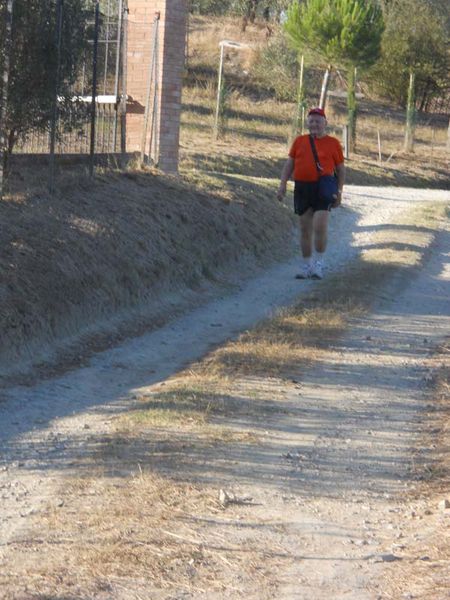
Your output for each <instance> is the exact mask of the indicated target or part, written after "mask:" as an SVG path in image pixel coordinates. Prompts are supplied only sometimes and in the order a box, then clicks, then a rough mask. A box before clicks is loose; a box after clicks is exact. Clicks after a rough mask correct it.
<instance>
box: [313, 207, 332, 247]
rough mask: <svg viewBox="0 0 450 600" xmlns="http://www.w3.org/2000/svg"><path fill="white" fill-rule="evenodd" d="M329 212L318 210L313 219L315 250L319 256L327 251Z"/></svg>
mask: <svg viewBox="0 0 450 600" xmlns="http://www.w3.org/2000/svg"><path fill="white" fill-rule="evenodd" d="M329 216H330V213H329V211H328V210H317V211H316V212H315V213H314V218H313V231H314V248H315V250H316V252H318V253H319V254H323V253H324V252H325V250H326V249H327V242H328V219H329Z"/></svg>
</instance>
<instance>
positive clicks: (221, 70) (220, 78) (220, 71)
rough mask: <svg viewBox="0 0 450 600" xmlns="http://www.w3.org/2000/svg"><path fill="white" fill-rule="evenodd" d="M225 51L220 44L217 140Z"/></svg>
mask: <svg viewBox="0 0 450 600" xmlns="http://www.w3.org/2000/svg"><path fill="white" fill-rule="evenodd" d="M223 51H224V46H223V44H220V60H219V74H218V80H217V98H216V115H215V118H214V137H215V138H216V140H217V139H218V137H219V133H220V132H219V116H220V108H221V107H220V101H221V94H222V86H223V81H222V79H223Z"/></svg>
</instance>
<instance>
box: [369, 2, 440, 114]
mask: <svg viewBox="0 0 450 600" xmlns="http://www.w3.org/2000/svg"><path fill="white" fill-rule="evenodd" d="M448 33H449V31H448V27H447V26H446V20H445V19H444V17H443V15H442V13H441V11H440V10H439V9H438V8H436V3H435V2H430V1H429V0H428V1H424V0H391V1H390V3H389V7H388V8H387V9H386V29H385V31H384V34H383V40H382V53H381V59H380V61H379V62H378V63H377V65H375V67H374V69H373V70H372V76H373V80H374V82H375V84H376V86H377V87H378V89H379V90H380V91H381V93H382V94H383V95H384V96H385V97H387V98H390V99H391V100H394V101H395V102H398V103H399V104H400V105H402V106H405V105H406V100H407V90H408V81H409V78H410V73H411V71H414V73H415V89H416V99H417V106H418V108H419V110H424V109H426V106H427V103H428V102H429V101H430V100H431V98H433V96H439V95H442V94H443V93H445V90H446V89H448V86H449V77H448V72H449V67H450V60H449V54H448V49H447V40H448Z"/></svg>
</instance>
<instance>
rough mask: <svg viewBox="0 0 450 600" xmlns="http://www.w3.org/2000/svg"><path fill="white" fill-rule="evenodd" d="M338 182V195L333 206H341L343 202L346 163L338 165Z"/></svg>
mask: <svg viewBox="0 0 450 600" xmlns="http://www.w3.org/2000/svg"><path fill="white" fill-rule="evenodd" d="M336 175H337V183H338V195H337V198H336V200H335V202H334V204H333V207H336V206H339V205H340V204H341V202H342V191H343V189H344V183H345V165H344V163H343V162H342V163H341V164H340V165H338V166H337V167H336Z"/></svg>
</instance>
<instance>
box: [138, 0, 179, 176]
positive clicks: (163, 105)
mask: <svg viewBox="0 0 450 600" xmlns="http://www.w3.org/2000/svg"><path fill="white" fill-rule="evenodd" d="M128 9H129V13H128V52H127V94H128V96H129V97H131V102H130V103H129V105H128V107H127V151H129V152H133V151H139V150H141V145H142V131H143V125H144V112H145V101H146V93H147V85H148V79H149V71H150V62H151V55H152V48H153V39H152V38H153V35H152V32H153V31H154V25H153V24H154V21H155V14H156V13H157V12H159V13H160V20H159V24H158V28H159V32H158V43H159V52H158V88H157V103H156V110H155V121H154V123H153V132H154V136H155V141H154V144H152V148H151V149H150V133H151V130H152V119H151V113H152V111H151V112H150V120H149V127H148V135H147V140H146V155H149V153H150V156H151V158H152V159H153V160H155V159H156V160H157V163H158V166H159V168H160V169H162V170H163V171H167V172H176V171H177V169H178V147H179V128H180V111H181V87H182V77H183V66H184V52H185V39H186V1H185V0H128ZM151 98H153V90H152V93H151ZM151 108H153V107H151Z"/></svg>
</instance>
